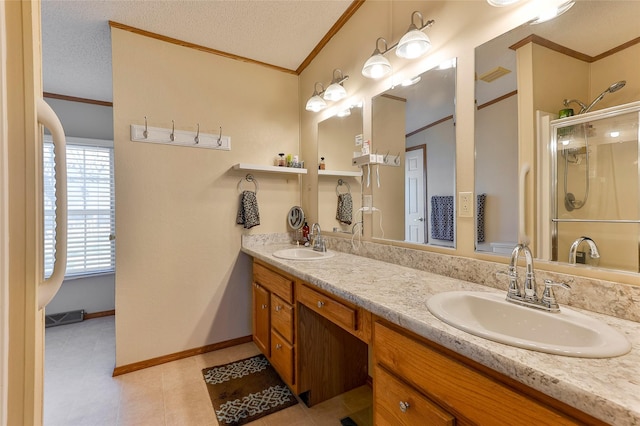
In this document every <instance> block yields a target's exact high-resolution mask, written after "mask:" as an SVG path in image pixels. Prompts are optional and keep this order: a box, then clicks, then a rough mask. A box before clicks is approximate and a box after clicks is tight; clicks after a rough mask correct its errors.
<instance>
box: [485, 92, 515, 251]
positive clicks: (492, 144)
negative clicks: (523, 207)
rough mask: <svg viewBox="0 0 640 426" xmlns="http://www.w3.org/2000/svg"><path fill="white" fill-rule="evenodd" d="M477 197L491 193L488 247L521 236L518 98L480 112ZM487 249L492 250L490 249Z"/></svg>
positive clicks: (486, 232) (488, 196)
mask: <svg viewBox="0 0 640 426" xmlns="http://www.w3.org/2000/svg"><path fill="white" fill-rule="evenodd" d="M475 119H476V127H475V132H476V134H475V137H476V163H477V164H479V165H481V166H480V167H477V168H476V175H475V189H476V194H487V200H486V204H485V216H484V219H485V220H484V224H485V227H484V228H485V246H486V245H488V244H490V243H495V242H504V243H512V244H514V245H515V241H516V239H517V236H518V207H517V206H518V182H517V179H514V178H512V177H513V176H517V175H518V162H517V161H516V159H517V158H518V96H517V95H515V96H511V97H509V98H507V99H505V100H503V101H500V102H497V103H495V104H492V105H489V106H487V107H485V108H482V109H479V110H478V111H477V112H476V117H475ZM483 250H491V247H490V246H486V247H483Z"/></svg>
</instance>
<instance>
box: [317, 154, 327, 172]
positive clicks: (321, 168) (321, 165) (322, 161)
mask: <svg viewBox="0 0 640 426" xmlns="http://www.w3.org/2000/svg"><path fill="white" fill-rule="evenodd" d="M325 167H326V164H325V163H324V157H320V165H319V166H318V169H319V170H324V169H325Z"/></svg>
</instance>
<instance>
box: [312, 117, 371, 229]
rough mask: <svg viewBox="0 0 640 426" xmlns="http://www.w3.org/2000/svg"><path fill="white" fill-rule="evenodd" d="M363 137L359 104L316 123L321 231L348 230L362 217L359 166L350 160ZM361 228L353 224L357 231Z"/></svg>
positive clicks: (319, 221)
mask: <svg viewBox="0 0 640 426" xmlns="http://www.w3.org/2000/svg"><path fill="white" fill-rule="evenodd" d="M356 138H357V139H358V140H359V141H360V142H361V141H362V106H360V105H356V106H352V107H351V108H349V109H347V110H345V111H342V112H341V113H339V114H337V115H335V116H333V117H330V118H328V119H326V120H324V121H321V122H320V123H318V160H319V161H318V163H319V164H320V167H322V168H321V169H319V170H318V223H319V224H320V226H321V228H322V230H323V231H330V232H331V231H333V232H346V233H349V234H351V233H352V232H353V229H354V226H355V225H356V223H358V222H359V221H360V219H361V217H362V216H361V212H359V211H358V210H359V209H360V206H361V205H362V195H361V194H362V187H361V185H360V176H361V174H362V172H361V170H360V168H358V167H356V166H353V165H352V164H351V159H352V157H353V153H354V152H355V151H358V150H359V149H360V146H356ZM360 231H361V228H357V227H356V232H360Z"/></svg>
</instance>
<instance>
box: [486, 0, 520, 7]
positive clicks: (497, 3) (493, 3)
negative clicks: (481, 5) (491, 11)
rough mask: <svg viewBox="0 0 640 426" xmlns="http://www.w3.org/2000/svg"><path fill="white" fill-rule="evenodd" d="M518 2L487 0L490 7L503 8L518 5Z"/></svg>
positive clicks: (511, 0)
mask: <svg viewBox="0 0 640 426" xmlns="http://www.w3.org/2000/svg"><path fill="white" fill-rule="evenodd" d="M519 1H520V0H487V3H489V4H490V5H491V6H496V7H503V6H509V5H512V4H514V3H518V2H519Z"/></svg>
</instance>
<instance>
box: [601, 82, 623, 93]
mask: <svg viewBox="0 0 640 426" xmlns="http://www.w3.org/2000/svg"><path fill="white" fill-rule="evenodd" d="M625 84H627V81H626V80H621V81H618V82H615V83H613V84H612V85H611V86H609V88H608V89H607V90H605V92H609V93H613V92H617V91H618V90H620V89H622V88H623V87H624V85H625Z"/></svg>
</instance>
